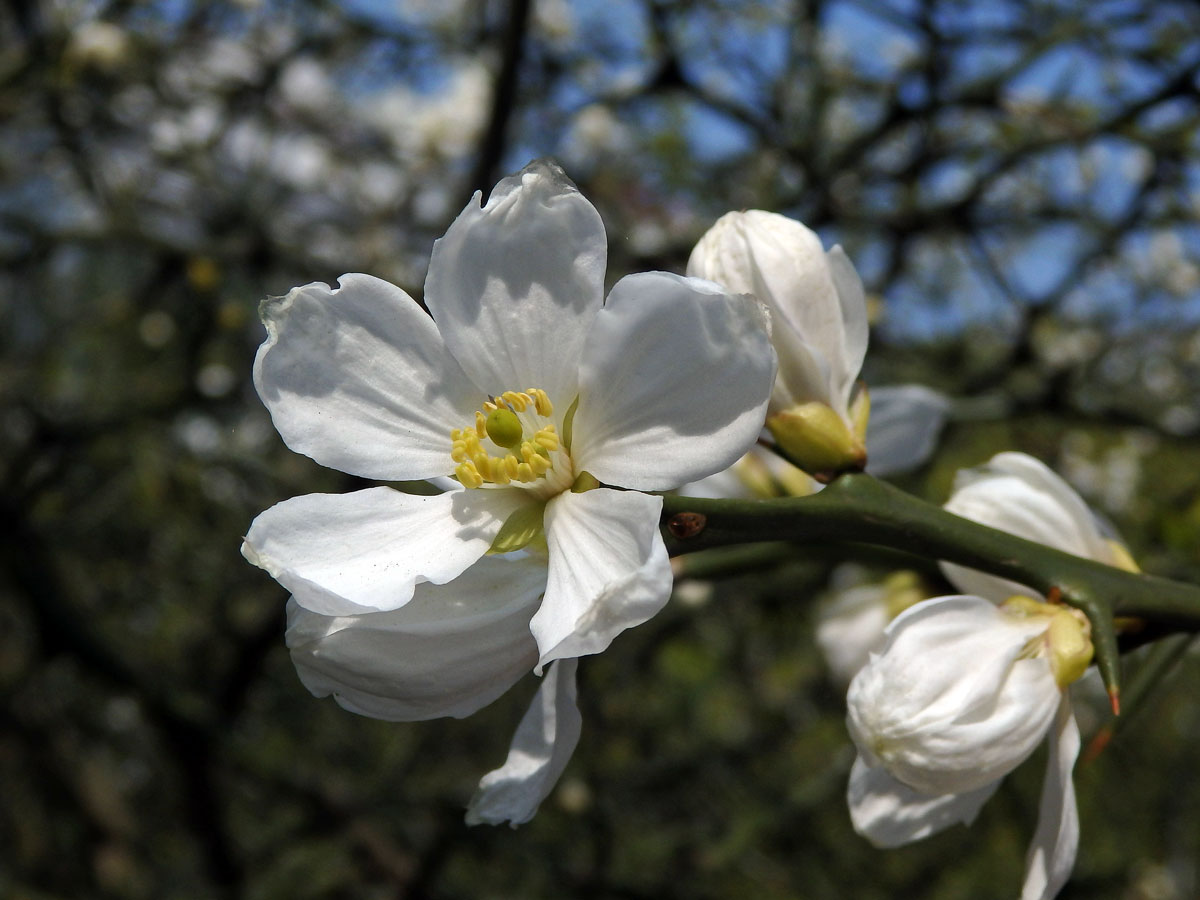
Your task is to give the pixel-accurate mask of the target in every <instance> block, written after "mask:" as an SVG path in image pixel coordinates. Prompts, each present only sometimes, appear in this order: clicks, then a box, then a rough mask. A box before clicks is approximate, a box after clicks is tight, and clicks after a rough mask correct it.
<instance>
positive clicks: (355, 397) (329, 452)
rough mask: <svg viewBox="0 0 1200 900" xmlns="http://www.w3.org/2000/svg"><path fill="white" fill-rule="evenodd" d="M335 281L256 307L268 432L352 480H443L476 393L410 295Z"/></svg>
mask: <svg viewBox="0 0 1200 900" xmlns="http://www.w3.org/2000/svg"><path fill="white" fill-rule="evenodd" d="M338 283H339V284H340V285H341V287H339V288H338V289H337V290H330V288H329V286H328V285H325V284H320V283H314V284H309V285H305V286H304V287H298V288H294V289H293V290H292V291H291V292H289V293H288V295H287V296H286V297H274V298H271V299H269V300H267V301H266V302H264V303H263V306H262V316H263V322H264V324H265V325H266V328H267V339H266V341H264V342H263V344H262V346H261V347H259V349H258V356H257V357H256V358H255V360H254V385H255V387H256V388H258V394H259V396H260V397H262V400H263V403H265V404H266V406H267V409H269V410H270V411H271V418H272V420H273V421H274V423H275V428H276V429H277V430H278V431H279V433H280V435H281V436H282V437H283V440H284V442H285V443H286V444H287V445H288V446H289V447H291V448H292V449H293V450H295V451H296V452H298V453H303V454H305V455H307V456H311V457H312V458H313V459H315V460H316V461H317V462H319V463H321V465H324V466H329V467H331V468H334V469H339V470H341V471H343V472H349V473H350V474H352V475H361V476H363V477H364V478H379V479H384V480H400V479H410V478H411V479H416V478H427V477H430V476H433V475H449V474H450V473H452V472H453V471H454V466H455V463H454V461H453V460H451V459H450V433H449V432H450V429H451V428H455V427H458V428H461V427H463V426H464V425H467V424H469V422H468V421H467V416H473V413H474V410H475V409H476V408H477V406H478V404H479V402H480V400H481V399H483V398H481V397H480V392H479V390H478V389H477V388H476V387H475V386H473V385H472V384H471V383H470V381H469V380H468V379H467V377H466V375H464V374H463V372H462V370H461V369H460V368H459V366H458V363H457V362H455V361H454V358H453V357H452V356H451V355H450V353H449V352H448V351H447V349H446V347H445V345H444V344H443V342H442V338H441V335H439V334H438V330H437V326H436V325H434V323H433V320H432V319H430V318H429V316H428V315H427V314H426V313H425V311H424V310H422V309H421V308H420V307H419V306H418V305H417V304H416V302H415V301H414V300H413V299H412V298H411V297H409V296H408V294H406V293H404V291H402V290H400V288H398V287H396V286H395V285H392V284H388V283H387V282H386V281H381V280H380V279H378V278H372V277H371V276H369V275H343V276H342V277H341V278H340V279H339V280H338ZM472 421H473V418H472Z"/></svg>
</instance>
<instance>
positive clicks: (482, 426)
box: [475, 410, 487, 438]
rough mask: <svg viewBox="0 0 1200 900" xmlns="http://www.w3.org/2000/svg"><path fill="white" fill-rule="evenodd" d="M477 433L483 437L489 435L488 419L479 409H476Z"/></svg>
mask: <svg viewBox="0 0 1200 900" xmlns="http://www.w3.org/2000/svg"><path fill="white" fill-rule="evenodd" d="M475 433H476V434H477V435H479V436H480V437H481V438H485V437H487V419H486V418H484V415H483V413H481V412H480V411H479V410H475Z"/></svg>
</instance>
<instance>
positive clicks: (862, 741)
mask: <svg viewBox="0 0 1200 900" xmlns="http://www.w3.org/2000/svg"><path fill="white" fill-rule="evenodd" d="M946 509H947V510H949V511H950V512H953V513H955V514H957V515H961V516H964V517H966V518H969V519H972V520H974V521H976V522H980V523H982V524H984V525H989V526H991V527H993V528H999V529H1001V530H1004V531H1008V532H1010V533H1012V534H1016V535H1018V536H1020V537H1024V538H1027V539H1029V540H1033V541H1037V542H1039V543H1042V544H1045V545H1047V546H1051V547H1055V548H1056V549H1059V550H1062V551H1064V552H1067V553H1073V554H1075V555H1077V556H1084V557H1087V558H1089V559H1093V560H1095V561H1097V562H1102V563H1105V564H1107V565H1113V566H1119V567H1121V568H1126V569H1132V570H1136V568H1137V566H1136V564H1135V563H1134V562H1133V560H1132V558H1131V557H1130V556H1129V553H1128V551H1127V550H1125V548H1124V546H1123V545H1121V544H1120V543H1118V542H1117V541H1115V540H1113V539H1112V538H1109V537H1107V536H1106V535H1105V530H1104V528H1103V526H1102V524H1101V523H1100V521H1099V520H1098V519H1097V518H1096V516H1095V515H1094V514H1093V513H1092V511H1091V510H1090V509H1088V507H1087V504H1086V503H1084V501H1083V500H1082V499H1081V498H1080V497H1079V495H1078V494H1076V493H1075V491H1074V490H1072V489H1071V487H1070V486H1069V485H1067V483H1066V482H1065V481H1063V480H1062V479H1061V478H1059V477H1058V476H1057V475H1056V474H1055V473H1054V472H1052V471H1051V470H1050V469H1049V468H1047V467H1046V466H1045V465H1044V464H1042V463H1040V462H1038V461H1037V460H1036V459H1033V458H1032V457H1030V456H1027V455H1025V454H1023V453H1001V454H998V455H997V456H995V457H993V458H992V459H991V460H990V461H989V462H988V463H987V464H986V465H985V466H981V467H979V468H978V469H969V470H964V471H961V472H959V474H958V477H957V478H956V480H955V490H954V493H953V495H952V496H951V498H950V500H949V501H948V502H947V503H946ZM942 569H943V571H944V573H945V575H946V577H947V578H949V579H950V580H951V581H952V582H953V583H954V584H955V585H956V586H957V587H958V588H959V589H960V590H963V591H969V592H971V593H972V594H975V595H978V596H971V597H944V598H938V599H936V600H930V601H927V602H925V603H920V604H918V605H917V606H914V607H912V608H911V609H909V610H908V611H907V612H905V613H903V614H901V615H900V616H899V617H898V618H897V619H896V620H895V621H894V622H893V623H892V625H891V626H889V628H888V630H887V632H886V634H887V643H886V644H885V646H884V648H883V650H882V651H881V652H880V653H879V654H878V655H874V656H872V659H871V662H870V663H869V664H868V665H867V666H866V667H865V668H864V669H863V670H862V671H861V672H860V673H859V675H858V676H856V677H855V679H854V682H852V683H851V688H850V695H849V696H848V698H847V703H848V704H849V706H850V714H849V717H848V721H849V722H850V723H851V725H850V728H851V732H852V734H853V735H854V738H855V743H856V744H858V746H859V750H860V754H859V758H858V760H856V761H855V764H854V768H853V770H852V771H851V775H850V788H849V793H848V799H849V802H850V813H851V818H852V820H853V822H854V825H855V828H856V829H857V830H858V831H859V832H860V833H862V834H864V835H866V836H867V837H868V838H869V839H870V840H871V841H873V842H874V843H875V844H876V845H878V846H881V847H894V846H898V845H900V844H905V843H908V842H910V841H914V840H918V839H920V838H923V837H925V836H927V835H929V834H933V833H934V832H936V831H940V830H941V829H943V828H946V827H948V826H950V825H952V824H954V823H956V822H962V823H964V824H969V823H970V822H971V821H973V820H974V818H975V816H976V815H977V814H978V812H979V809H980V807H982V805H983V803H984V802H985V801H986V800H987V798H988V797H989V796H991V794H992V793H993V792H994V791H995V789H996V787H997V786H998V785H999V781H1000V779H1001V778H1002V777H1003V775H1004V773H1005V772H1007V771H1009V770H1011V769H1012V768H1014V767H1015V766H1016V765H1017V764H1019V763H1020V762H1021V761H1022V760H1023V759H1025V758H1026V756H1028V754H1029V753H1030V752H1032V750H1033V749H1034V747H1036V746H1037V744H1038V743H1040V741H1041V737H1042V736H1043V735H1047V734H1048V735H1049V743H1050V754H1049V759H1048V761H1047V767H1046V776H1045V780H1044V781H1043V783H1042V797H1041V802H1040V806H1039V812H1038V826H1037V831H1036V833H1035V834H1034V838H1033V841H1032V843H1031V844H1030V850H1029V855H1028V858H1027V860H1026V876H1025V885H1024V888H1023V890H1022V894H1021V896H1022V898H1023V900H1040V898H1050V897H1053V896H1054V895H1055V894H1056V893H1057V892H1058V891H1059V889H1061V887H1062V886H1063V884H1065V883H1066V880H1067V878H1068V877H1069V876H1070V873H1071V868H1072V866H1073V865H1074V861H1075V851H1076V848H1077V846H1078V841H1079V817H1078V812H1077V810H1076V807H1075V792H1074V787H1073V785H1072V782H1071V769H1072V768H1073V766H1074V763H1075V758H1076V756H1077V755H1078V753H1079V744H1080V741H1079V727H1078V725H1077V724H1076V721H1075V717H1074V715H1073V713H1072V710H1071V704H1070V700H1069V694H1068V690H1067V687H1066V686H1067V685H1069V684H1070V683H1072V682H1073V681H1075V680H1076V679H1077V678H1078V677H1079V676H1080V675H1082V674H1083V671H1084V670H1085V669H1086V667H1087V663H1088V661H1089V660H1090V658H1091V643H1090V639H1089V635H1088V629H1087V628H1086V619H1085V618H1084V617H1083V615H1082V614H1081V613H1079V612H1078V611H1075V610H1070V609H1068V608H1066V607H1063V606H1060V605H1057V604H1050V603H1045V602H1043V600H1042V599H1036V600H1035V599H1033V596H1036V595H1035V594H1034V592H1032V591H1031V590H1030V589H1029V588H1027V587H1024V586H1022V585H1019V584H1016V583H1014V582H1011V581H1006V580H1004V579H1001V578H996V577H995V576H992V575H987V574H985V573H982V572H977V571H974V570H972V569H967V568H964V567H961V566H956V565H950V564H947V563H943V564H942ZM1014 594H1019V595H1033V596H1016V597H1014V596H1013V595H1014ZM1006 598H1010V599H1006ZM1031 642H1032V643H1031Z"/></svg>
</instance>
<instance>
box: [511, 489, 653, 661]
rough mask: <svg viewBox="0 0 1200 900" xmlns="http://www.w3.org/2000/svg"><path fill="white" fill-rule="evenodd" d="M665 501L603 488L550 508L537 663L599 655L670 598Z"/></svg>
mask: <svg viewBox="0 0 1200 900" xmlns="http://www.w3.org/2000/svg"><path fill="white" fill-rule="evenodd" d="M661 510H662V498H661V497H652V496H649V495H647V494H638V493H635V492H633V491H614V490H609V489H608V488H597V489H596V490H592V491H587V492H585V493H582V494H573V493H570V492H568V493H565V494H560V495H559V496H557V497H555V498H554V499H553V500H551V501H550V502H549V503H548V504H547V506H546V542H547V544H548V546H549V549H550V574H549V580H548V582H547V585H546V597H545V599H544V600H543V601H542V607H541V609H539V610H538V612H537V615H535V616H534V617H533V622H532V623H531V625H530V629H531V630H532V631H533V636H534V638H536V640H537V643H538V650H539V652H540V654H541V657H540V660H539V665H543V666H544V665H546V664H547V663H549V662H550V661H551V660H555V659H562V658H564V657H569V656H585V655H587V654H589V653H599V652H600V651H601V650H603V649H604V648H605V647H607V646H608V645H609V643H611V642H612V639H613V638H614V637H616V636H617V635H618V634H620V633H621V632H622V631H624V630H625V629H626V628H632V627H633V626H634V625H640V624H641V623H642V622H645V621H646V620H647V619H649V618H650V617H651V616H653V615H654V614H655V613H657V612H658V611H659V610H660V609H662V608H663V606H664V605H665V604H666V602H667V599H668V598H669V597H670V595H671V565H670V562H669V561H668V559H667V550H666V547H665V546H664V545H663V540H662V535H661V534H660V533H659V530H658V517H659V513H660V512H661Z"/></svg>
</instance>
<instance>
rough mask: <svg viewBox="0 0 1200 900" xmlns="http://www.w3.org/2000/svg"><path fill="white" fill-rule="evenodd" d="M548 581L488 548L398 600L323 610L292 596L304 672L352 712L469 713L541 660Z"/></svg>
mask: <svg viewBox="0 0 1200 900" xmlns="http://www.w3.org/2000/svg"><path fill="white" fill-rule="evenodd" d="M545 586H546V569H545V566H543V565H542V564H541V563H539V562H536V561H530V560H508V559H504V558H498V557H485V558H484V559H481V560H479V561H478V562H477V563H475V565H473V566H471V568H469V569H468V570H467V571H466V572H464V573H463V574H462V575H460V576H459V577H458V578H455V579H454V580H453V581H451V582H450V583H448V584H444V585H434V584H419V585H417V587H416V590H415V591H414V593H413V599H412V600H411V601H410V602H409V603H407V604H406V605H405V606H403V607H402V608H400V609H396V610H390V611H388V612H372V613H365V614H363V615H358V616H337V617H334V616H323V615H320V614H318V613H314V612H310V611H309V610H306V609H304V608H303V607H302V606H300V605H299V604H297V603H296V602H295V600H291V601H289V603H288V626H287V645H288V649H289V650H290V651H291V654H292V662H293V663H294V664H295V666H296V672H297V673H298V674H299V675H300V680H301V681H302V682H304V686H305V687H306V688H308V689H309V690H310V691H312V692H313V694H315V695H316V696H318V697H326V696H328V695H329V694H333V695H334V698H335V699H336V700H337V702H338V703H340V704H341V705H342V706H343V707H345V708H346V709H348V710H350V711H351V712H356V713H359V714H360V715H364V716H371V717H372V718H376V719H386V720H388V721H392V722H412V721H417V720H419V719H431V718H434V717H437V716H456V717H462V716H468V715H470V714H471V713H473V712H475V711H476V710H478V709H480V708H481V707H483V706H486V705H487V704H488V703H491V702H492V701H493V700H495V699H496V698H497V697H499V696H500V695H501V694H502V693H504V692H505V691H506V690H508V688H509V687H511V686H512V685H513V684H514V683H516V681H517V680H518V679H519V678H520V677H521V676H522V675H524V674H525V673H526V672H528V671H530V670H531V669H532V668H533V665H534V663H535V662H537V645H536V644H535V643H534V641H533V637H532V636H531V635H530V634H529V619H530V617H532V615H533V613H534V610H536V609H537V606H538V603H539V602H540V599H541V595H542V591H543V590H545Z"/></svg>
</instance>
